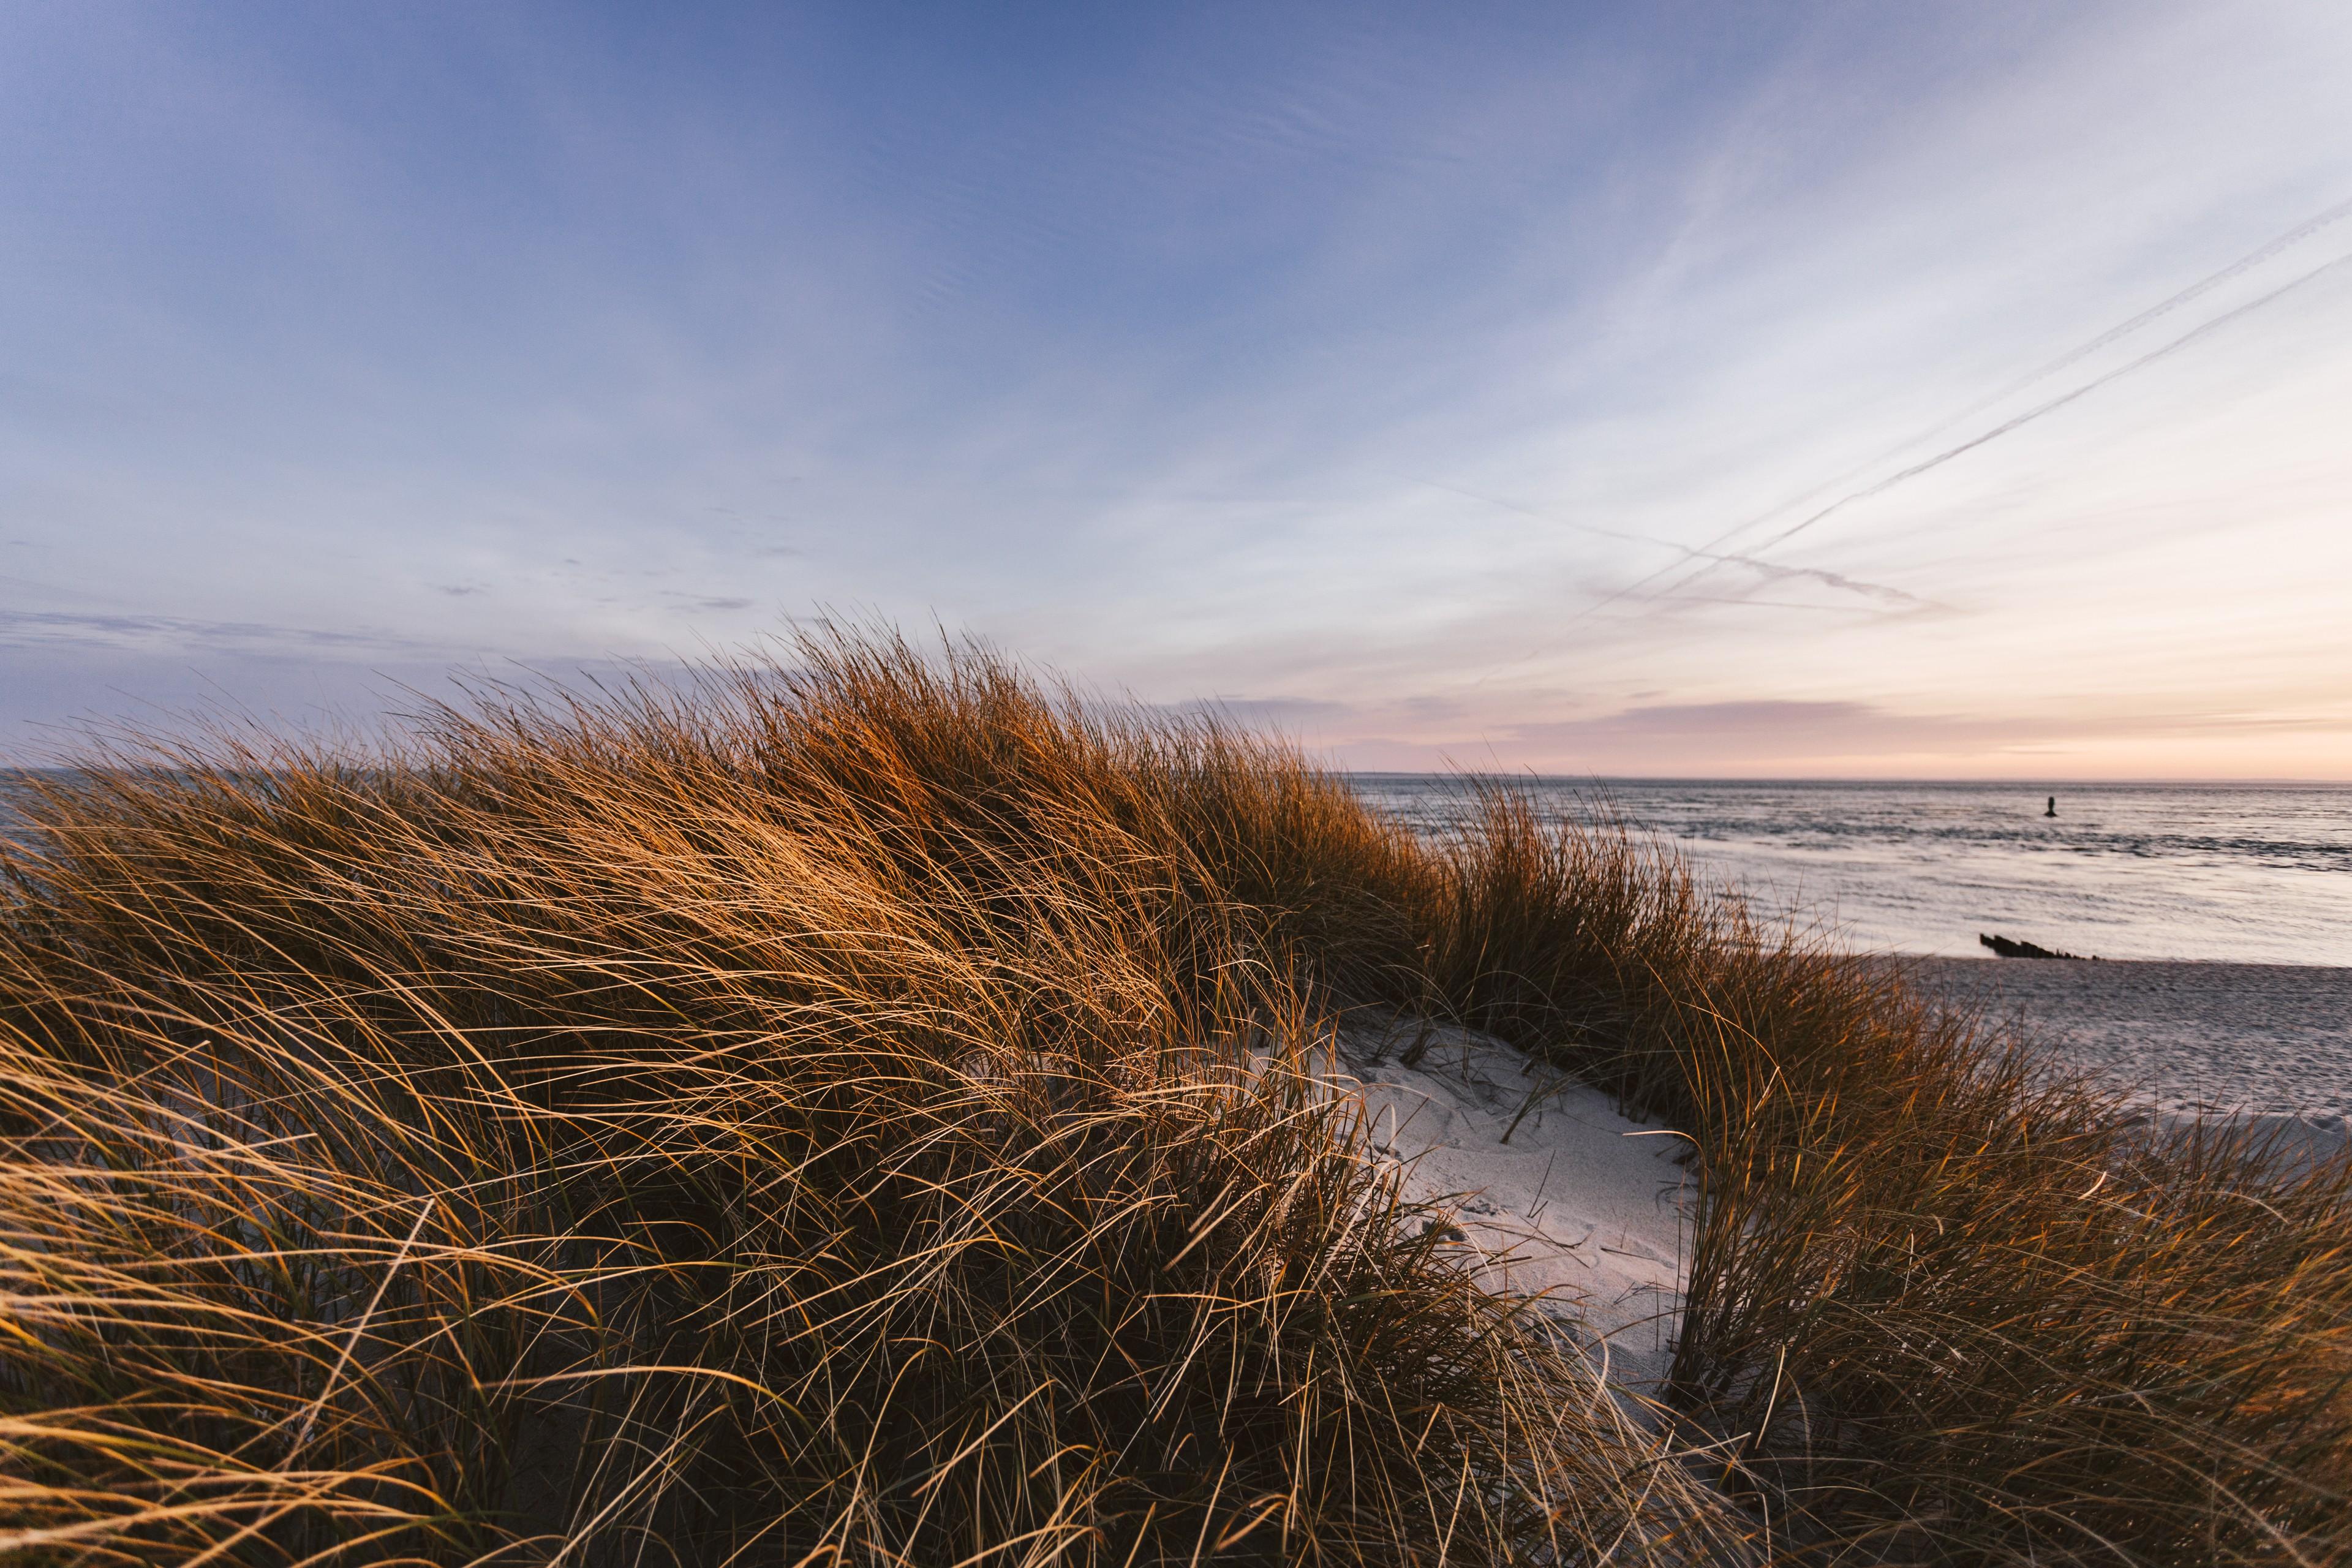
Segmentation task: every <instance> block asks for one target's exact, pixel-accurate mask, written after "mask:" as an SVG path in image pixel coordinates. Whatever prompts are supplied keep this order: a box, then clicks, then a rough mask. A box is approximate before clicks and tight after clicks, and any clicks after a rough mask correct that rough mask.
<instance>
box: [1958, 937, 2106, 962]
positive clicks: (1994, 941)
mask: <svg viewBox="0 0 2352 1568" xmlns="http://www.w3.org/2000/svg"><path fill="white" fill-rule="evenodd" d="M1977 941H1978V942H1980V943H1982V944H1983V945H1984V946H1986V947H1989V948H1990V949H1992V950H1993V952H1995V953H1997V954H1998V955H2000V957H2002V958H2064V959H2071V960H2073V961H2074V963H2084V962H2085V960H2084V955H2083V954H2081V953H2079V952H2056V951H2053V950H2052V949H2050V948H2046V947H2042V946H2040V945H2038V944H2036V943H2034V942H2011V940H2010V939H2009V938H2007V937H2005V936H1987V935H1985V934H1984V933H1983V932H1982V931H1979V932H1978V933H1977ZM2087 962H2090V963H2097V962H2098V955H2097V954H2096V953H2094V954H2092V955H2091V956H2090V958H2089V960H2088V961H2087Z"/></svg>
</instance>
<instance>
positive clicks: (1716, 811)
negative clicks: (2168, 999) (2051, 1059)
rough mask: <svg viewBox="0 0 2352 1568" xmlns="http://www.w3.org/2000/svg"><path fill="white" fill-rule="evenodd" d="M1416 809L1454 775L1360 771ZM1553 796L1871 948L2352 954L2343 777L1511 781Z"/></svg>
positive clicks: (1382, 796)
mask: <svg viewBox="0 0 2352 1568" xmlns="http://www.w3.org/2000/svg"><path fill="white" fill-rule="evenodd" d="M1351 782H1352V783H1353V784H1355V785H1356V787H1357V789H1358V790H1360V792H1361V793H1362V794H1363V795H1364V797H1365V798H1366V799H1367V800H1369V801H1370V802H1371V803H1372V804H1373V805H1378V806H1379V807H1381V809H1383V810H1386V811H1390V812H1393V813H1395V814H1396V815H1397V816H1402V817H1403V818H1404V819H1405V820H1406V821H1408V822H1411V823H1412V824H1413V825H1414V826H1419V827H1424V828H1428V829H1432V830H1438V829H1442V828H1444V826H1446V825H1447V824H1448V823H1449V822H1454V821H1458V820H1460V818H1461V816H1462V812H1463V805H1464V800H1463V794H1462V788H1461V785H1460V784H1457V783H1454V782H1451V781H1448V780H1445V779H1443V778H1433V777H1428V776H1424V775H1421V774H1412V773H1358V774H1354V775H1352V777H1351ZM1520 783H1521V785H1522V787H1524V788H1526V789H1528V791H1529V792H1530V793H1531V794H1532V795H1534V796H1535V798H1536V799H1537V801H1538V804H1539V805H1541V807H1542V808H1543V809H1544V810H1545V811H1546V812H1548V813H1551V814H1555V815H1558V816H1591V814H1592V813H1593V812H1594V811H1595V809H1596V807H1597V806H1601V805H1605V806H1607V807H1609V808H1612V809H1613V810H1614V812H1615V813H1616V814H1617V815H1619V816H1622V817H1623V818H1625V819H1626V820H1627V821H1628V822H1630V823H1631V824H1633V826H1636V827H1639V828H1642V829H1645V830H1648V831H1652V832H1655V833H1658V834H1660V835H1663V836H1664V837H1667V838H1669V839H1671V840H1673V841H1674V842H1675V844H1676V845H1677V846H1679V847H1680V848H1681V849H1682V850H1683V852H1684V853H1685V855H1686V856H1687V857H1688V858H1689V859H1690V860H1691V862H1692V864H1693V866H1694V867H1695V868H1696V869H1697V870H1699V871H1700V872H1701V873H1702V874H1703V875H1705V876H1706V877H1708V878H1710V879H1714V880H1716V881H1717V882H1719V883H1727V884H1729V885H1731V886H1733V887H1735V888H1737V889H1738V890H1740V891H1742V892H1744V893H1745V894H1746V895H1747V896H1748V899H1749V900H1750V901H1751V903H1752V904H1753V905H1754V906H1755V907H1757V908H1758V909H1759V910H1760V911H1765V912H1771V913H1775V914H1784V913H1793V914H1794V915H1796V917H1797V918H1798V919H1799V920H1800V921H1801V922H1803V923H1805V924H1808V925H1819V926H1822V927H1823V928H1826V929H1828V930H1831V931H1835V932H1836V933H1838V934H1839V935H1840V936H1841V937H1842V938H1843V940H1844V941H1845V942H1847V943H1848V944H1849V945H1851V946H1853V947H1856V948H1860V949H1864V950H1869V951H1876V952H1906V953H1939V954H1944V955H1948V956H1951V957H1978V956H1985V957H1990V954H1989V953H1988V952H1986V950H1985V949H1983V948H1982V947H1980V946H1979V945H1978V942H1977V937H1978V935H1979V933H1981V932H1992V933H1997V934H2000V935H2003V936H2009V937H2013V938H2022V939H2024V940H2026V941H2029V942H2039V943H2041V944H2042V946H2044V947H2051V948H2061V949H2063V950H2065V951H2066V952H2078V953H2083V954H2086V955H2087V954H2092V953H2096V954H2098V955H2099V956H2101V957H2103V958H2142V959H2209V960H2225V961H2233V962H2238V963H2287V964H2333V965H2352V787H2342V786H2338V787H2332V788H2307V787H2255V788H2244V787H2221V786H2193V785H2172V784H2161V785H2155V784H2147V785H2144V784H2075V785H2071V786H2062V787H2060V788H2059V790H2058V815H2057V816H2055V817H2049V816H2043V815H2042V813H2043V809H2044V805H2045V802H2046V801H2047V799H2048V796H2049V793H2050V791H2049V788H2048V787H2046V786H2038V785H2026V784H1760V783H1759V784H1725V783H1720V782H1690V781H1685V780H1674V779H1618V780H1608V781H1602V782H1594V781H1591V780H1587V781H1582V782H1570V781H1552V780H1531V781H1520Z"/></svg>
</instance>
